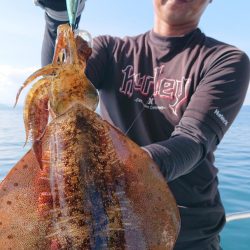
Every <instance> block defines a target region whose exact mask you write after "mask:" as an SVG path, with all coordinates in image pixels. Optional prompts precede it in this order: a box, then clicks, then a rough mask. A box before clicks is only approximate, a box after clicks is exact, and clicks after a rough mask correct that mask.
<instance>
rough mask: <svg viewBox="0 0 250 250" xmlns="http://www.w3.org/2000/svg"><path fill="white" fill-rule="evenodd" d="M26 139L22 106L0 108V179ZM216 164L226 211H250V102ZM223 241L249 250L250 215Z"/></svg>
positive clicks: (231, 225)
mask: <svg viewBox="0 0 250 250" xmlns="http://www.w3.org/2000/svg"><path fill="white" fill-rule="evenodd" d="M24 141H25V136H24V128H23V120H22V110H21V109H0V180H2V179H3V178H4V177H5V176H6V174H7V173H8V171H9V170H10V168H11V167H12V166H13V165H14V164H15V163H16V162H17V161H18V159H20V158H21V157H22V155H23V154H24V153H25V152H27V151H28V149H29V146H26V147H23V145H24ZM216 166H217V167H218V169H219V180H220V185H219V188H220V191H221V196H222V200H223V202H224V206H225V209H226V213H227V214H231V213H236V212H245V211H250V106H243V107H242V109H241V111H240V113H239V115H238V117H237V118H236V120H235V122H234V124H233V125H232V127H231V128H230V130H229V131H228V132H227V134H226V135H225V137H224V138H223V141H222V143H221V144H220V146H219V148H218V150H217V154H216ZM204 216H205V215H204ZM221 241H222V246H223V249H224V250H249V249H250V219H245V220H237V221H232V222H228V223H227V224H226V226H225V228H224V230H223V232H222V234H221Z"/></svg>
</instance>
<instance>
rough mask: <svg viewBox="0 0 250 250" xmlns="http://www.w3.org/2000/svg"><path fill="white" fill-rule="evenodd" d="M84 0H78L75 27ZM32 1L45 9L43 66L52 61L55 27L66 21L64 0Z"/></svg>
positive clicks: (78, 20)
mask: <svg viewBox="0 0 250 250" xmlns="http://www.w3.org/2000/svg"><path fill="white" fill-rule="evenodd" d="M85 2H86V0H80V2H79V7H78V15H77V19H76V27H77V26H78V24H79V22H80V19H81V13H82V11H83V10H84V7H85ZM34 3H35V4H36V5H38V6H40V7H42V8H43V9H44V10H45V29H44V37H43V43H42V50H41V64H42V66H45V65H47V64H49V63H51V62H52V59H53V55H54V48H55V41H56V35H57V27H58V26H59V25H60V24H63V23H67V22H68V14H67V7H66V1H53V0H35V1H34Z"/></svg>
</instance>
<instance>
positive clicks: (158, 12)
mask: <svg viewBox="0 0 250 250" xmlns="http://www.w3.org/2000/svg"><path fill="white" fill-rule="evenodd" d="M210 2H211V0H153V3H154V11H155V17H156V18H157V19H158V20H160V21H163V22H167V23H168V24H169V25H173V26H175V25H185V24H190V23H196V24H197V23H198V22H199V19H200V17H201V15H202V13H203V11H204V10H205V9H206V7H207V5H208V4H209V3H210Z"/></svg>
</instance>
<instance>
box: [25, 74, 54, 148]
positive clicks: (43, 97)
mask: <svg viewBox="0 0 250 250" xmlns="http://www.w3.org/2000/svg"><path fill="white" fill-rule="evenodd" d="M50 84H51V77H45V78H42V79H40V80H38V81H37V82H36V83H35V84H34V85H33V86H32V88H31V89H30V91H29V92H28V94H27V97H26V100H25V105H24V114H23V118H24V126H25V132H26V140H25V144H26V143H27V141H28V138H29V134H31V141H32V142H34V141H36V140H39V139H40V137H41V135H42V134H43V132H44V130H45V128H46V125H47V124H48V117H49V111H48V100H49V96H48V87H49V85H50Z"/></svg>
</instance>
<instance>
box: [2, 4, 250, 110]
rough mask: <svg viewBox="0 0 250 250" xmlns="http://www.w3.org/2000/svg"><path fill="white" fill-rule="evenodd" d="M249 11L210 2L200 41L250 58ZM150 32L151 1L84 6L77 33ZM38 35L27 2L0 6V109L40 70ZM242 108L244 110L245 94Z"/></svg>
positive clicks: (37, 18) (40, 21) (39, 23)
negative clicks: (217, 42) (203, 37)
mask: <svg viewBox="0 0 250 250" xmlns="http://www.w3.org/2000/svg"><path fill="white" fill-rule="evenodd" d="M249 11H250V1H249V0H238V1H231V0H213V2H212V3H211V4H210V5H209V6H208V8H207V10H206V12H205V13H204V14H203V16H202V19H201V21H200V25H199V27H200V28H201V30H202V31H203V32H205V34H206V35H208V36H212V37H214V38H216V39H218V40H221V41H224V42H227V43H230V44H232V45H235V46H237V47H238V48H240V49H241V50H243V51H245V52H246V53H247V54H248V56H249V57H250V29H249V27H250V18H249ZM152 26H153V7H152V0H126V1H123V0H122V1H118V0H87V2H86V6H85V10H84V12H83V14H82V18H81V22H80V25H79V28H80V29H85V30H87V31H89V32H90V33H91V34H92V36H97V35H102V34H109V35H114V36H120V37H123V36H126V35H129V36H133V35H137V34H139V33H143V32H146V31H148V30H150V29H151V28H152ZM43 31H44V11H43V10H42V9H41V8H39V7H37V6H35V5H34V4H33V1H32V0H25V1H20V0H12V1H4V0H1V15H0V34H1V36H0V103H2V104H7V105H13V104H14V101H15V96H16V92H17V90H18V89H19V87H20V86H21V84H22V83H23V81H24V80H25V79H26V78H27V77H28V76H29V75H30V74H31V73H32V72H33V71H35V70H36V69H38V68H40V53H41V52H40V51H41V45H42V39H43ZM26 92H27V90H26ZM26 92H25V91H24V93H23V94H22V96H21V98H20V102H19V103H20V104H22V103H23V98H24V96H25V94H26ZM244 104H245V105H250V89H249V90H248V93H247V97H246V99H245V102H244Z"/></svg>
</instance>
